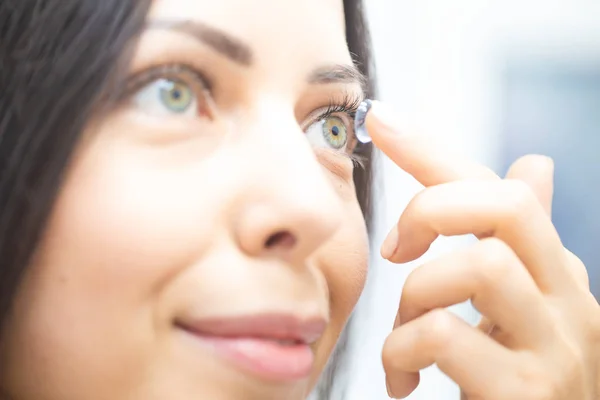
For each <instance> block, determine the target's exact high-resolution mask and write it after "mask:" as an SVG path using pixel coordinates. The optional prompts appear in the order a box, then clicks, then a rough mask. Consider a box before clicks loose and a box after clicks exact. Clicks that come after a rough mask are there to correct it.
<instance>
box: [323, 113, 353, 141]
mask: <svg viewBox="0 0 600 400" xmlns="http://www.w3.org/2000/svg"><path fill="white" fill-rule="evenodd" d="M323 138H324V139H325V141H326V142H327V144H329V145H330V146H331V147H333V148H334V149H341V148H342V147H344V146H345V145H346V143H347V142H348V131H347V127H346V125H345V124H344V121H342V119H341V118H338V117H331V116H330V117H326V118H324V119H323Z"/></svg>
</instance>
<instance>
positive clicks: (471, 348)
mask: <svg viewBox="0 0 600 400" xmlns="http://www.w3.org/2000/svg"><path fill="white" fill-rule="evenodd" d="M393 121H394V120H393V117H392V118H390V114H389V112H387V110H385V109H384V108H383V107H382V105H381V104H380V103H375V104H374V106H373V109H372V110H371V112H370V114H369V117H368V118H367V125H368V129H369V132H370V134H371V136H372V138H373V141H374V143H375V144H376V145H377V146H378V147H379V148H380V149H381V150H382V151H383V152H384V153H386V154H387V155H388V157H390V158H391V160H392V161H394V162H395V163H396V164H397V165H398V166H399V167H400V168H402V169H403V170H405V171H406V172H408V173H409V174H411V175H412V176H414V177H415V178H416V179H417V180H418V181H419V182H420V183H422V184H423V185H424V186H425V189H424V190H423V191H422V192H421V193H419V194H418V195H417V196H415V198H414V199H413V200H412V201H411V202H410V203H409V205H408V206H407V208H406V210H405V211H404V213H403V214H402V216H401V217H400V220H399V222H398V224H397V225H396V226H395V227H394V229H392V231H391V232H390V234H389V236H388V238H387V239H386V241H385V242H384V246H383V247H382V255H383V256H384V257H385V258H387V259H388V260H390V261H392V262H395V263H404V262H408V261H411V260H415V259H417V258H418V257H420V256H421V255H422V254H423V253H424V252H425V251H427V249H428V248H429V246H430V245H431V243H432V242H433V241H434V240H435V239H436V238H437V236H438V235H445V236H452V235H463V234H469V233H472V234H475V235H477V236H478V237H479V238H480V239H481V240H480V241H479V242H478V243H477V244H475V245H474V246H472V247H471V248H469V249H467V250H461V251H458V252H455V253H453V254H450V255H447V256H445V257H441V258H439V259H437V260H434V261H431V262H428V263H426V264H424V265H423V266H421V267H419V268H417V269H416V270H415V271H413V272H412V274H411V275H410V276H409V277H408V279H407V281H406V284H405V286H404V290H403V293H402V298H401V302H400V307H399V311H398V314H397V317H396V322H395V324H394V330H393V331H392V333H391V334H390V335H389V337H388V339H387V340H386V343H385V346H384V349H383V365H384V368H385V371H386V379H387V384H388V391H389V392H390V395H391V396H393V397H394V398H403V397H406V396H408V395H409V394H410V393H411V392H412V391H413V390H414V389H415V388H416V387H417V385H418V383H419V371H420V370H421V369H423V368H426V367H428V366H430V365H432V364H434V363H435V364H437V366H438V367H439V368H440V369H441V370H442V371H443V372H444V373H445V374H447V375H448V376H449V377H450V378H451V379H453V380H454V381H455V382H456V383H457V384H458V385H459V386H460V387H461V389H462V390H463V397H464V398H465V399H469V400H514V399H519V400H538V399H544V400H598V399H600V397H599V396H600V384H599V382H600V306H599V305H598V303H597V301H596V300H595V299H594V297H593V296H592V294H591V293H590V290H589V285H588V280H587V279H588V278H587V273H586V271H585V266H584V265H583V264H582V262H581V261H580V260H579V259H578V258H577V257H575V256H574V255H573V254H572V253H570V252H569V251H567V250H566V249H565V248H564V247H563V245H562V243H561V241H560V238H559V236H558V234H557V232H556V230H555V228H554V226H553V224H552V222H551V219H550V218H549V215H548V214H549V212H550V210H551V199H552V171H553V165H552V163H551V161H550V160H549V159H547V158H545V157H540V156H529V157H526V158H523V159H521V160H519V161H518V162H517V163H515V164H514V165H513V167H512V168H511V170H510V172H509V174H508V176H507V179H504V180H503V179H500V178H499V177H498V176H496V175H495V174H494V173H493V172H492V171H490V170H489V169H487V168H485V167H482V166H480V165H477V164H472V163H469V162H466V161H464V160H462V159H461V158H453V157H451V156H450V155H448V154H446V153H444V152H442V151H441V150H439V149H435V147H434V146H432V145H431V143H429V142H427V141H426V140H423V139H421V138H417V137H413V136H410V135H407V134H405V133H404V132H400V130H399V128H398V126H397V125H396V124H395V123H394V122H393ZM591 239H593V238H591ZM469 299H470V300H471V302H472V303H473V305H474V306H475V307H476V308H477V309H478V310H479V311H480V312H481V313H482V315H483V316H484V320H483V321H482V323H481V324H480V325H479V326H478V327H471V326H469V325H468V324H466V323H465V322H463V321H462V320H461V319H459V318H458V317H455V316H454V315H453V314H451V313H450V312H448V311H446V310H445V308H446V307H448V306H451V305H453V304H457V303H460V302H463V301H466V300H469Z"/></svg>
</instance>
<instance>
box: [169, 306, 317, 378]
mask: <svg viewBox="0 0 600 400" xmlns="http://www.w3.org/2000/svg"><path fill="white" fill-rule="evenodd" d="M175 325H176V327H177V328H179V329H181V330H182V331H184V332H185V333H186V334H189V335H191V336H192V337H193V338H194V339H195V340H197V341H198V342H199V343H200V344H201V345H203V346H205V347H207V348H209V349H210V350H212V351H213V352H214V353H215V354H217V355H218V356H220V357H222V358H223V359H224V360H226V361H228V362H230V363H232V364H234V365H235V366H237V367H238V368H241V369H243V370H245V371H247V372H250V373H252V374H254V375H256V376H258V377H260V378H264V379H267V380H271V381H297V380H302V379H306V378H308V377H309V376H310V374H311V372H312V369H313V364H314V359H315V357H314V353H313V350H312V348H311V345H312V344H314V343H315V342H316V341H317V340H318V339H319V338H320V337H321V335H322V334H323V332H324V331H325V328H326V326H327V321H326V320H325V319H324V318H320V317H312V318H298V317H296V316H293V315H285V314H263V315H254V316H240V317H237V318H212V319H204V320H198V321H191V322H187V321H186V322H182V321H177V322H176V324H175Z"/></svg>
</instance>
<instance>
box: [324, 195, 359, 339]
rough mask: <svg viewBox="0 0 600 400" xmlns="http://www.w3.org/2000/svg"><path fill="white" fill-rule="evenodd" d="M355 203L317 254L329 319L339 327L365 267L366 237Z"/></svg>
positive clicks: (355, 297)
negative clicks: (325, 245) (333, 234)
mask: <svg viewBox="0 0 600 400" xmlns="http://www.w3.org/2000/svg"><path fill="white" fill-rule="evenodd" d="M355 202H356V200H354V202H353V203H352V204H349V206H348V213H347V219H346V223H345V224H344V226H343V227H342V228H341V229H340V231H339V232H338V233H337V234H336V236H335V237H334V238H333V240H332V241H331V242H330V243H328V244H327V247H326V248H324V249H323V251H322V252H320V253H319V264H320V265H322V266H323V267H322V272H323V275H324V277H325V279H326V280H327V286H328V288H329V302H330V311H331V322H332V324H335V325H337V327H338V329H340V330H341V329H342V328H343V326H344V324H345V323H346V320H347V318H348V317H349V315H350V313H351V312H352V310H353V309H354V306H355V305H356V303H357V302H358V298H359V297H360V295H361V293H362V290H363V288H364V285H365V281H366V277H367V270H368V259H369V240H368V236H367V231H366V226H365V223H364V220H363V217H362V213H361V211H360V209H359V207H358V204H355Z"/></svg>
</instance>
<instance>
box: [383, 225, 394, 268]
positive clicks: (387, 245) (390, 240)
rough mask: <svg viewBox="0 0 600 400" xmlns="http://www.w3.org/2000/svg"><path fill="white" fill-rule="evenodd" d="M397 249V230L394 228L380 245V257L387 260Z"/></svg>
mask: <svg viewBox="0 0 600 400" xmlns="http://www.w3.org/2000/svg"><path fill="white" fill-rule="evenodd" d="M397 249H398V228H397V227H394V228H393V229H392V230H391V231H390V233H388V235H387V238H385V240H384V241H383V244H382V245H381V257H383V258H385V259H386V260H389V259H390V258H391V257H392V256H393V255H394V253H396V250H397Z"/></svg>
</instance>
